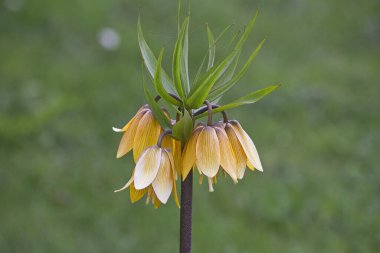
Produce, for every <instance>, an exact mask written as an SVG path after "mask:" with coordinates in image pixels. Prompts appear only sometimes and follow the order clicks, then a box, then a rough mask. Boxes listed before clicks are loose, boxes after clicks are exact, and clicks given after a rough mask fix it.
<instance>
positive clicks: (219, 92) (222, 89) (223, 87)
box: [209, 38, 266, 100]
mask: <svg viewBox="0 0 380 253" xmlns="http://www.w3.org/2000/svg"><path fill="white" fill-rule="evenodd" d="M265 40H266V38H265V39H263V40H262V41H261V42H260V44H259V45H258V46H257V47H256V49H255V50H254V51H253V52H252V54H251V55H250V56H249V58H248V60H247V62H246V63H245V64H244V65H243V67H242V68H241V70H240V71H239V72H238V73H237V74H236V75H235V76H234V77H233V78H232V79H231V80H229V81H228V82H226V83H224V84H222V85H221V86H219V87H217V88H216V89H215V90H213V91H212V92H210V96H209V99H210V100H214V99H216V98H218V97H220V96H221V95H223V94H224V93H225V92H226V91H228V90H229V89H231V88H232V87H233V86H234V85H235V84H236V83H237V82H238V81H239V80H240V79H241V78H242V77H243V76H244V75H245V73H246V72H247V70H248V67H249V66H250V64H251V63H252V61H253V60H254V59H255V58H256V56H257V54H258V53H259V52H260V50H261V48H262V46H263V45H264V42H265Z"/></svg>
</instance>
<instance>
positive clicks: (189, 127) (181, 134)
mask: <svg viewBox="0 0 380 253" xmlns="http://www.w3.org/2000/svg"><path fill="white" fill-rule="evenodd" d="M192 131H193V119H192V118H191V116H190V114H189V113H188V112H187V111H186V110H185V113H184V115H183V117H182V118H181V119H180V120H179V121H178V122H177V123H175V125H174V126H173V137H174V138H176V139H177V140H181V141H186V140H187V139H188V138H189V137H190V135H191V132H192Z"/></svg>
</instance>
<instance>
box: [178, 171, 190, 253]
mask: <svg viewBox="0 0 380 253" xmlns="http://www.w3.org/2000/svg"><path fill="white" fill-rule="evenodd" d="M192 219H193V172H192V171H190V172H189V174H188V175H187V177H186V179H185V180H184V181H182V182H181V210H180V230H179V231H180V232H179V234H180V240H179V252H180V253H191V244H192V243H191V242H192V224H193V223H192Z"/></svg>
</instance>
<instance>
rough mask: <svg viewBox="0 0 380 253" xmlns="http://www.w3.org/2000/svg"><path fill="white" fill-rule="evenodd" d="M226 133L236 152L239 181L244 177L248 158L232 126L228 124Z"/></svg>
mask: <svg viewBox="0 0 380 253" xmlns="http://www.w3.org/2000/svg"><path fill="white" fill-rule="evenodd" d="M225 130H226V133H227V136H228V139H229V141H230V143H231V147H232V150H233V151H234V154H235V158H236V175H237V178H238V179H242V178H243V177H244V172H245V166H246V164H247V156H246V155H245V152H244V149H243V147H242V146H241V144H240V141H239V139H238V138H237V136H236V133H235V131H234V130H233V129H232V126H231V124H226V128H225Z"/></svg>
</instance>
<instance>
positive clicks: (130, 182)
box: [113, 171, 134, 192]
mask: <svg viewBox="0 0 380 253" xmlns="http://www.w3.org/2000/svg"><path fill="white" fill-rule="evenodd" d="M133 174H134V171H133V172H132V177H131V178H130V179H129V180H128V182H127V183H126V184H125V185H124V186H123V187H121V188H120V189H118V190H115V191H113V192H121V191H123V190H125V189H127V188H128V187H129V186H130V185H131V184H132V183H133Z"/></svg>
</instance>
